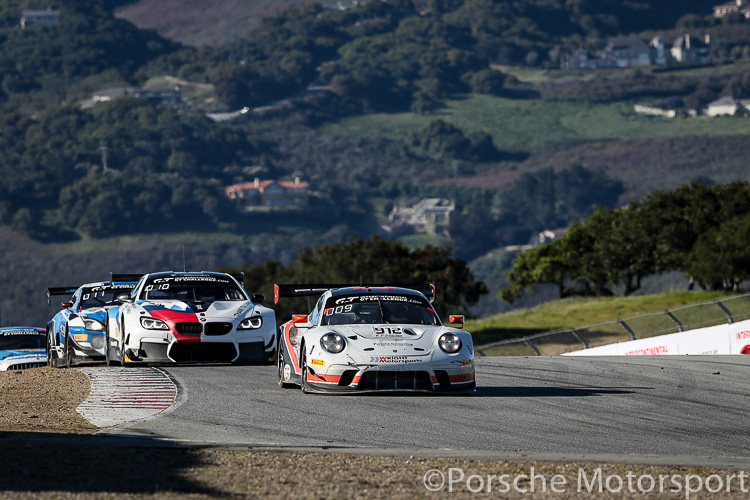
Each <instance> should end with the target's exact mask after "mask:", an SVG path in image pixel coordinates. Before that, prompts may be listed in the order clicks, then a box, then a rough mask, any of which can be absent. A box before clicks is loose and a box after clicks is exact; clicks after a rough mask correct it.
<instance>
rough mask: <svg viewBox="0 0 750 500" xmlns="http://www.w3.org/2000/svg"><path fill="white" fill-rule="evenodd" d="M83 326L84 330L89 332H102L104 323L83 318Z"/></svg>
mask: <svg viewBox="0 0 750 500" xmlns="http://www.w3.org/2000/svg"><path fill="white" fill-rule="evenodd" d="M83 326H84V327H86V330H90V331H92V332H103V331H104V323H102V322H101V321H97V320H95V319H93V318H83Z"/></svg>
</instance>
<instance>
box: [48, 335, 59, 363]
mask: <svg viewBox="0 0 750 500" xmlns="http://www.w3.org/2000/svg"><path fill="white" fill-rule="evenodd" d="M47 366H51V367H54V366H57V360H55V359H52V335H51V334H50V331H49V328H48V329H47Z"/></svg>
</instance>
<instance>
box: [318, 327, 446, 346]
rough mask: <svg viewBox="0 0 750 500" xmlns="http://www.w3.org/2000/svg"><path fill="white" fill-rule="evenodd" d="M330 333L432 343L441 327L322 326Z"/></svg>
mask: <svg viewBox="0 0 750 500" xmlns="http://www.w3.org/2000/svg"><path fill="white" fill-rule="evenodd" d="M320 328H325V329H329V330H330V331H332V332H336V333H340V334H341V335H343V336H344V337H350V336H352V335H357V336H358V337H360V338H363V339H368V340H373V341H381V340H422V339H424V340H428V341H430V342H431V341H432V340H433V339H434V338H435V336H436V335H437V334H438V333H440V332H442V331H443V330H444V329H445V327H443V326H425V325H392V324H391V325H336V326H322V327H320Z"/></svg>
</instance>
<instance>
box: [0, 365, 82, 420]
mask: <svg viewBox="0 0 750 500" xmlns="http://www.w3.org/2000/svg"><path fill="white" fill-rule="evenodd" d="M90 390H91V386H90V384H89V379H88V377H87V376H86V375H85V374H84V373H82V372H80V371H78V370H67V369H56V368H33V369H30V370H12V371H5V372H0V431H16V432H66V433H75V434H78V433H84V434H87V433H88V434H90V433H92V432H94V431H96V429H97V428H96V427H95V426H93V425H91V424H90V423H89V422H88V421H87V420H86V419H85V418H83V417H82V416H81V415H79V414H78V413H76V408H77V407H78V405H80V404H81V402H83V400H84V399H86V398H87V397H88V395H89V391H90Z"/></svg>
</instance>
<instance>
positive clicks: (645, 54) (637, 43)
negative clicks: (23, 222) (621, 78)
mask: <svg viewBox="0 0 750 500" xmlns="http://www.w3.org/2000/svg"><path fill="white" fill-rule="evenodd" d="M604 59H606V60H610V61H612V62H613V66H614V67H616V68H637V67H639V66H650V65H651V51H650V49H649V48H648V46H647V45H646V44H645V43H643V40H641V39H640V38H636V37H632V36H629V37H615V38H610V39H609V42H608V43H607V48H606V49H604Z"/></svg>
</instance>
